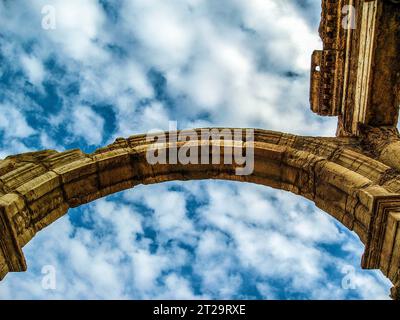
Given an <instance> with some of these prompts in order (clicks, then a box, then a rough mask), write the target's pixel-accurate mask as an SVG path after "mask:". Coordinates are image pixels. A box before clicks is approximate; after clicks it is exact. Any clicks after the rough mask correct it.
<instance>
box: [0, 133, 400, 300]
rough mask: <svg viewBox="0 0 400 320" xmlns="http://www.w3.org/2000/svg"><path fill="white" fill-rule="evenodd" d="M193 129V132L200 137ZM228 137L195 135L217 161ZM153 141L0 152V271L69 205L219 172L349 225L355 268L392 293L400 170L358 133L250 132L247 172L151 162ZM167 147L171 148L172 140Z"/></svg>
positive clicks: (14, 268) (19, 259)
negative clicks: (379, 279) (285, 194)
mask: <svg viewBox="0 0 400 320" xmlns="http://www.w3.org/2000/svg"><path fill="white" fill-rule="evenodd" d="M199 130H200V129H197V131H194V132H195V133H199V135H198V136H199V137H200V131H199ZM240 130H241V129H240ZM192 132H193V131H192ZM178 133H179V132H169V133H167V134H166V137H167V138H171V137H174V136H176V135H177V134H178ZM243 136H244V134H243ZM233 139H234V138H232V140H222V139H221V140H217V141H215V140H213V141H211V140H206V141H205V140H201V138H199V140H198V141H197V142H198V143H199V144H202V145H205V146H207V147H208V148H210V150H211V152H212V151H213V150H215V149H213V146H214V147H217V148H218V150H219V151H220V152H219V156H220V157H221V159H222V157H223V156H224V151H225V148H224V146H228V145H230V146H233V147H234V148H243V147H244V148H248V147H249V146H248V143H249V142H246V141H245V140H244V139H242V140H237V141H234V140H233ZM182 143H183V142H178V143H177V145H176V147H178V148H179V147H180V145H181V144H182ZM150 145H151V142H148V141H147V139H146V136H145V135H137V136H132V137H129V138H127V139H123V138H118V139H117V140H116V141H115V142H114V143H113V144H111V145H109V146H107V147H105V148H101V149H98V150H96V151H95V152H94V153H92V154H85V153H83V152H82V151H80V150H78V149H75V150H69V151H65V152H57V151H54V150H44V151H39V152H32V153H25V154H19V155H15V156H10V157H7V158H6V159H4V160H1V161H0V279H2V278H4V277H5V275H6V274H7V273H8V272H18V271H25V270H26V269H27V266H26V262H25V259H24V255H23V252H22V247H23V246H24V245H25V244H27V243H28V241H30V240H31V239H32V238H33V237H34V236H35V234H36V233H37V232H39V231H40V230H42V229H43V228H45V227H46V226H48V225H49V224H51V223H52V222H54V221H55V220H57V219H58V218H60V217H61V216H63V215H64V214H66V213H67V211H68V209H69V208H71V207H77V206H79V205H82V204H85V203H88V202H91V201H93V200H95V199H98V198H101V197H104V196H107V195H109V194H113V193H115V192H118V191H121V190H125V189H129V188H132V187H134V186H135V185H138V184H152V183H159V182H164V181H171V180H194V179H225V180H236V181H243V182H252V183H257V184H262V185H266V186H269V187H273V188H276V189H281V190H286V191H290V192H293V193H295V194H297V195H300V196H303V197H305V198H307V199H309V200H311V201H313V202H314V203H315V204H316V205H317V206H318V207H319V208H321V209H322V210H324V211H325V212H327V213H328V214H330V215H331V216H333V217H334V218H336V219H337V220H338V221H340V222H341V223H342V224H343V225H344V226H346V227H347V228H348V229H350V230H354V232H355V233H356V234H357V235H358V236H359V238H360V240H361V241H362V243H363V244H364V245H365V253H364V255H363V258H362V267H363V268H368V269H380V270H381V271H382V272H383V273H384V274H385V275H386V276H387V277H388V278H389V279H390V280H391V281H392V282H393V283H394V284H395V285H396V286H395V287H394V289H393V292H392V294H393V296H394V297H398V295H397V292H398V281H399V266H400V240H399V237H400V178H399V177H400V175H398V174H397V171H394V170H393V169H392V168H391V167H389V166H387V165H385V164H384V163H382V162H380V161H378V160H375V159H373V158H371V157H369V156H367V155H365V154H363V153H362V150H361V149H360V147H359V144H358V141H357V140H356V139H355V138H321V137H302V136H295V135H291V134H285V133H280V132H272V131H266V130H255V131H254V145H253V146H254V149H253V150H254V171H253V173H252V174H251V175H248V176H246V175H241V176H239V175H236V172H235V169H236V165H235V164H223V161H222V160H221V161H220V164H187V165H182V164H155V165H151V164H149V162H148V161H147V159H146V152H147V150H148V148H149V146H150ZM164 148H165V150H170V149H171V148H172V145H171V144H165V145H164ZM227 150H228V149H227ZM214 152H215V151H214ZM225 152H226V151H225Z"/></svg>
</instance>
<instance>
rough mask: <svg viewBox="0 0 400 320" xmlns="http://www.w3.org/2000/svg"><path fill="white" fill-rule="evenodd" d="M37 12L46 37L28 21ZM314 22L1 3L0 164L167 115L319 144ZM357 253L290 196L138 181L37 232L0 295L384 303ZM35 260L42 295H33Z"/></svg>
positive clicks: (273, 14) (165, 5)
mask: <svg viewBox="0 0 400 320" xmlns="http://www.w3.org/2000/svg"><path fill="white" fill-rule="evenodd" d="M45 5H50V6H52V8H54V9H55V14H56V15H55V17H56V20H55V21H56V28H55V29H51V30H46V29H43V28H42V19H43V17H44V15H43V14H42V9H43V7H44V6H45ZM319 15H320V1H319V0H304V1H301V0H298V1H295V0H249V1H239V0H219V1H215V0H131V1H127V0H126V1H105V0H104V1H103V0H98V1H96V0H69V1H62V0H45V1H42V0H36V1H22V0H13V1H7V0H3V1H0V145H1V148H0V157H2V158H3V157H5V156H7V155H9V154H15V153H22V152H27V151H32V150H39V149H45V148H46V149H56V150H58V151H63V150H67V149H71V148H81V149H82V150H84V151H85V152H92V151H94V150H95V149H96V148H98V147H100V146H103V145H105V144H107V143H111V142H112V141H114V140H115V138H116V137H120V136H123V137H126V136H129V135H132V134H136V133H145V132H147V131H149V130H151V129H168V124H169V121H177V122H178V127H179V128H180V129H184V128H191V127H209V126H227V127H257V128H264V129H270V130H279V131H285V132H291V133H296V134H302V135H319V136H333V135H334V134H335V129H336V121H337V119H336V118H330V119H329V118H326V119H325V118H321V117H318V116H316V115H314V114H312V113H311V111H309V103H308V88H309V64H310V57H311V53H312V50H314V49H318V48H320V47H321V42H320V40H319V38H318V34H317V29H318V23H319ZM362 251H363V247H362V245H361V242H360V241H359V240H358V238H357V237H356V235H355V234H353V233H351V232H349V231H347V230H345V229H344V228H343V227H341V226H340V225H339V224H338V223H336V221H335V220H334V219H332V218H330V217H329V216H328V215H327V214H325V213H323V212H322V211H320V210H319V209H317V208H316V207H315V206H314V205H313V204H312V203H311V202H309V201H306V200H304V199H302V198H299V197H296V196H294V195H292V194H289V193H285V192H282V191H277V190H272V189H270V188H266V187H262V186H256V185H251V184H239V183H234V182H224V181H192V182H184V183H181V182H171V183H165V184H160V185H153V186H138V187H135V188H134V189H132V190H128V191H125V192H122V193H119V194H116V195H113V196H110V197H107V198H105V199H100V200H98V201H96V202H93V203H91V204H89V205H86V206H83V207H80V208H76V209H71V210H70V211H69V214H68V215H67V216H65V217H63V218H61V219H60V220H58V221H57V222H56V223H54V224H53V225H51V226H50V227H48V228H47V229H46V230H45V231H43V232H41V233H39V234H38V235H37V237H35V238H34V239H33V240H32V241H31V242H30V243H29V244H28V245H27V246H26V247H25V248H24V252H25V255H26V258H27V262H28V266H29V270H28V272H26V273H20V274H9V275H8V276H7V277H6V278H5V280H4V281H2V282H1V284H0V298H5V299H20V298H27V299H46V298H50V299H60V298H65V299H116V298H120V299H155V298H163V299H192V298H200V299H204V298H209V299H386V298H388V294H389V288H390V283H389V282H388V281H387V280H386V279H385V278H384V277H383V276H382V275H381V274H380V272H375V271H364V270H361V269H360V267H359V265H360V259H361V255H362ZM48 265H50V266H53V267H54V269H55V270H56V284H57V285H56V289H55V290H45V289H44V288H43V287H42V280H43V274H42V271H43V267H45V266H48ZM346 283H347V284H349V283H350V284H351V285H350V287H351V288H349V286H348V285H347V286H346ZM343 284H345V285H343Z"/></svg>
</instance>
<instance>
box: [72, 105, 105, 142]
mask: <svg viewBox="0 0 400 320" xmlns="http://www.w3.org/2000/svg"><path fill="white" fill-rule="evenodd" d="M103 127H104V119H103V118H102V117H101V116H100V115H98V114H97V113H96V112H95V111H93V109H92V108H90V107H87V106H77V107H76V108H74V109H73V111H72V117H71V118H70V132H71V133H72V134H74V135H75V136H77V137H81V138H83V139H84V140H86V142H87V143H88V144H89V145H99V144H100V143H101V142H102V140H103Z"/></svg>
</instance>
